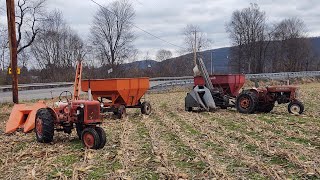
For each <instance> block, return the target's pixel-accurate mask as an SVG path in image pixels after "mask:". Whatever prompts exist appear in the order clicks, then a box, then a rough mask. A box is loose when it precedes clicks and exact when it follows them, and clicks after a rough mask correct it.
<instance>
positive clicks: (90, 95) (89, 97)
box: [88, 79, 92, 101]
mask: <svg viewBox="0 0 320 180" xmlns="http://www.w3.org/2000/svg"><path fill="white" fill-rule="evenodd" d="M88 99H89V101H92V94H91V88H90V79H89V89H88Z"/></svg>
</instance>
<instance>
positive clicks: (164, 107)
mask: <svg viewBox="0 0 320 180" xmlns="http://www.w3.org/2000/svg"><path fill="white" fill-rule="evenodd" d="M160 108H163V109H168V104H167V103H166V102H163V103H161V104H160Z"/></svg>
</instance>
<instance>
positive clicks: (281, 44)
mask: <svg viewBox="0 0 320 180" xmlns="http://www.w3.org/2000/svg"><path fill="white" fill-rule="evenodd" d="M272 35H273V40H274V42H275V43H274V46H275V48H274V59H276V60H277V61H276V62H275V64H274V68H275V69H277V71H301V70H308V68H309V66H310V65H311V62H310V59H311V56H312V48H311V43H310V40H309V39H308V38H307V31H306V26H305V24H304V22H303V20H301V19H299V18H289V19H284V20H282V21H281V22H279V23H278V24H275V26H274V31H273V34H272Z"/></svg>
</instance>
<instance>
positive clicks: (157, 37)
mask: <svg viewBox="0 0 320 180" xmlns="http://www.w3.org/2000/svg"><path fill="white" fill-rule="evenodd" d="M90 1H92V2H93V3H95V4H96V5H98V6H100V7H101V8H103V9H105V10H107V11H109V12H110V13H112V14H114V13H113V12H112V11H110V10H109V9H108V8H106V7H104V6H102V5H101V4H99V3H97V2H96V1H94V0H90ZM114 15H116V14H114ZM131 25H132V26H133V27H135V28H137V29H139V30H140V31H142V32H144V33H146V34H148V35H150V36H152V37H154V38H156V39H159V40H161V41H163V42H165V43H167V44H170V45H172V46H175V47H178V48H182V49H185V48H184V47H181V46H178V45H176V44H173V43H171V42H169V41H166V40H164V39H162V38H160V37H159V36H156V35H154V34H152V33H150V32H148V31H146V30H144V29H142V28H140V27H138V26H136V25H135V24H133V23H131Z"/></svg>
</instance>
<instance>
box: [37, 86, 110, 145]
mask: <svg viewBox="0 0 320 180" xmlns="http://www.w3.org/2000/svg"><path fill="white" fill-rule="evenodd" d="M64 93H65V94H70V97H72V94H71V92H69V91H64V92H62V93H61V94H60V97H59V99H60V101H59V102H57V103H55V106H56V107H55V108H49V107H46V108H41V109H39V110H37V113H36V118H35V133H36V138H37V141H38V142H42V143H50V142H51V141H52V140H53V135H54V130H56V131H63V132H65V133H68V134H70V133H71V131H72V129H73V128H74V126H75V128H76V131H77V135H78V137H79V139H81V140H82V142H83V144H84V145H85V146H86V147H88V148H90V149H101V148H103V147H104V145H105V144H106V134H105V132H104V130H103V129H102V128H101V127H98V126H97V125H99V124H101V123H102V120H101V116H100V103H99V101H89V100H71V99H68V98H66V100H67V101H62V94H64Z"/></svg>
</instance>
